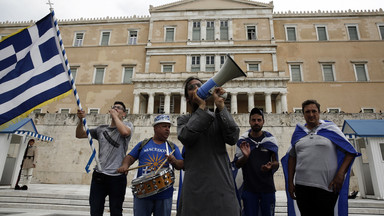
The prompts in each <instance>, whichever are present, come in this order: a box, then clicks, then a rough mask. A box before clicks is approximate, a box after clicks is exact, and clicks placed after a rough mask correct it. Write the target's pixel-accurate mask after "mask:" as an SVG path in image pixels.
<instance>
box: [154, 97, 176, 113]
mask: <svg viewBox="0 0 384 216" xmlns="http://www.w3.org/2000/svg"><path fill="white" fill-rule="evenodd" d="M159 100H160V104H159V108H158V110H157V112H158V113H164V106H165V97H164V96H160V97H159ZM169 112H170V113H175V96H173V95H171V98H170V101H169Z"/></svg>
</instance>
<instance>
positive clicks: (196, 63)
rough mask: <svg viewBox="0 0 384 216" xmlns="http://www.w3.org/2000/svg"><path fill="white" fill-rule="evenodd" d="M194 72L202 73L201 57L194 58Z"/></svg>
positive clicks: (192, 69)
mask: <svg viewBox="0 0 384 216" xmlns="http://www.w3.org/2000/svg"><path fill="white" fill-rule="evenodd" d="M191 71H192V72H198V71H200V56H192V68H191Z"/></svg>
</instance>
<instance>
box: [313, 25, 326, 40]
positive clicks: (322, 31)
mask: <svg viewBox="0 0 384 216" xmlns="http://www.w3.org/2000/svg"><path fill="white" fill-rule="evenodd" d="M316 32H317V40H319V41H326V40H328V36H327V28H326V27H325V26H317V27H316Z"/></svg>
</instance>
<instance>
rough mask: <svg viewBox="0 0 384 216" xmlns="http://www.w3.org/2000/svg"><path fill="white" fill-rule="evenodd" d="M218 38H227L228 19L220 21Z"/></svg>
mask: <svg viewBox="0 0 384 216" xmlns="http://www.w3.org/2000/svg"><path fill="white" fill-rule="evenodd" d="M220 40H228V21H227V20H224V21H220Z"/></svg>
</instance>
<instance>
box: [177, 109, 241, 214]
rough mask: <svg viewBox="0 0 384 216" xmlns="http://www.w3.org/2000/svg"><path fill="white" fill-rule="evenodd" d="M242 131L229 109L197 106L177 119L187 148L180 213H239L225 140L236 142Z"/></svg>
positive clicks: (178, 128)
mask: <svg viewBox="0 0 384 216" xmlns="http://www.w3.org/2000/svg"><path fill="white" fill-rule="evenodd" d="M239 131H240V129H239V127H238V126H237V124H236V123H235V121H234V120H233V118H232V116H231V114H230V113H229V112H228V111H227V109H224V110H222V111H221V112H217V111H216V112H215V113H212V112H210V111H203V110H201V109H197V110H196V111H195V112H194V113H192V114H190V115H183V116H180V117H179V118H178V119H177V133H178V138H179V140H180V141H181V142H182V144H183V145H184V149H185V158H184V168H185V175H184V180H183V185H182V192H181V197H180V203H179V209H178V212H177V215H180V216H188V215H190V216H199V215H203V216H215V215H217V216H237V215H240V206H239V202H238V200H237V197H236V191H235V185H234V179H233V175H232V171H231V167H230V160H229V157H228V153H227V149H226V143H227V144H229V145H235V144H236V142H237V140H238V138H239Z"/></svg>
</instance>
